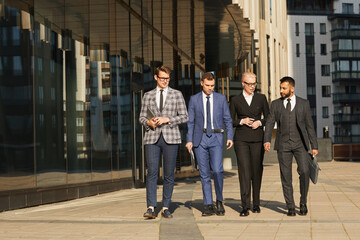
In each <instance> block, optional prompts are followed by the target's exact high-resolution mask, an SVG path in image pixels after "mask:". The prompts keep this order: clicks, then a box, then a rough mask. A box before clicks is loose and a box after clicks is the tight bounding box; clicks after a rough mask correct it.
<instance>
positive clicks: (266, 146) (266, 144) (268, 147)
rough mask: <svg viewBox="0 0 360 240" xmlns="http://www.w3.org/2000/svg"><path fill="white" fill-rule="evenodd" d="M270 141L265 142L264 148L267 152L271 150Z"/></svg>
mask: <svg viewBox="0 0 360 240" xmlns="http://www.w3.org/2000/svg"><path fill="white" fill-rule="evenodd" d="M270 145H271V144H270V143H269V142H267V143H264V150H265V151H267V152H269V151H270Z"/></svg>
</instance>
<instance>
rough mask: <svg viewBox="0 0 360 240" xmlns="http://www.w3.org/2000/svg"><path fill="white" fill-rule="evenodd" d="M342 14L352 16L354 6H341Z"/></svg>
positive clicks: (346, 4) (350, 4)
mask: <svg viewBox="0 0 360 240" xmlns="http://www.w3.org/2000/svg"><path fill="white" fill-rule="evenodd" d="M342 13H345V14H353V13H354V4H352V3H343V4H342Z"/></svg>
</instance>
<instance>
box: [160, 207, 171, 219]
mask: <svg viewBox="0 0 360 240" xmlns="http://www.w3.org/2000/svg"><path fill="white" fill-rule="evenodd" d="M161 216H163V217H164V218H173V215H172V214H171V212H170V211H169V209H165V210H164V211H162V212H161Z"/></svg>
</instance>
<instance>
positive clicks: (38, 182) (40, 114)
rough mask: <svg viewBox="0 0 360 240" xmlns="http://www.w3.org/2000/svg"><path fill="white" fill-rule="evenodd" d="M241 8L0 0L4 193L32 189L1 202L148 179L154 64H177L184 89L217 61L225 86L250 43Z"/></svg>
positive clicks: (192, 89)
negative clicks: (148, 105)
mask: <svg viewBox="0 0 360 240" xmlns="http://www.w3.org/2000/svg"><path fill="white" fill-rule="evenodd" d="M239 16H242V13H241V9H240V8H239V6H238V5H234V4H232V1H229V0H223V1H205V0H186V1H185V0H176V1H168V0H152V1H143V0H101V1H95V0H74V1H70V0H64V1H47V0H29V1H23V0H12V1H7V0H2V1H0V30H1V35H0V36H1V37H0V159H1V160H0V182H1V184H0V197H1V196H5V197H6V196H9V194H11V193H12V192H14V191H16V190H19V189H21V190H24V189H25V193H24V194H23V195H21V197H20V198H21V199H22V200H21V201H18V202H20V203H17V204H18V205H16V204H15V203H12V204H15V205H11V204H10V203H9V205H8V206H6V207H5V206H0V211H1V210H7V209H13V208H17V207H24V206H32V205H37V204H40V203H45V202H54V201H60V200H67V199H73V198H77V197H81V196H87V195H93V194H97V193H99V192H106V191H111V190H117V189H120V188H123V187H133V186H136V185H137V184H141V183H143V181H144V173H145V166H144V159H143V158H144V156H143V152H142V151H143V146H142V128H141V126H140V125H139V124H138V114H139V111H140V106H141V98H142V95H143V94H144V92H146V91H148V90H150V89H152V88H154V87H155V86H156V82H155V81H154V80H153V74H154V69H155V68H156V67H157V66H159V65H162V64H165V65H167V66H170V67H171V68H172V69H173V73H172V79H171V82H170V86H171V87H174V88H177V89H179V90H181V91H182V93H183V95H184V97H185V99H186V101H188V100H189V99H190V96H191V95H192V94H194V93H196V92H198V91H200V86H199V85H200V84H199V83H200V78H201V74H202V72H204V71H205V70H206V71H214V72H215V73H216V74H217V77H218V84H217V86H218V91H220V92H223V93H224V94H226V95H227V96H228V97H229V96H230V94H231V93H230V90H231V86H230V84H229V83H230V81H232V82H233V84H235V85H236V83H238V84H239V77H240V76H239V73H240V72H242V71H243V70H244V69H246V66H247V65H248V64H247V65H246V61H245V60H246V59H247V56H248V54H249V51H250V50H251V46H250V45H249V44H248V42H249V41H248V38H249V36H250V41H251V34H252V33H251V31H250V28H249V29H248V28H247V27H248V24H247V25H246V24H245V25H244V26H245V27H244V28H243V29H242V30H243V31H242V32H243V33H241V31H240V29H239V26H238V24H240V23H241V21H243V19H241V17H239ZM242 24H243V23H242ZM245 30H246V31H245ZM244 34H245V35H244ZM244 61H245V63H244ZM180 128H181V134H182V139H185V134H186V126H185V125H183V126H181V127H180ZM184 145H185V143H183V144H182V145H181V147H180V150H179V151H180V153H179V154H178V156H179V157H178V160H177V167H176V170H177V172H183V171H185V170H186V169H187V168H189V166H190V159H189V155H188V154H187V152H186V151H185V147H184ZM40 188H41V189H42V190H41V191H44V192H46V191H50V192H51V191H53V192H51V193H53V195H52V196H53V197H52V198H49V199H44V198H45V197H46V194H43V193H39V189H40ZM31 189H32V190H31ZM32 191H35V192H36V191H38V192H37V193H36V194H35V193H34V192H32ZM41 191H40V192H41ZM26 194H35V199H40V200H35V201H33V202H28V201H26V200H23V199H27V198H26Z"/></svg>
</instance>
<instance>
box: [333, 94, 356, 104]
mask: <svg viewBox="0 0 360 240" xmlns="http://www.w3.org/2000/svg"><path fill="white" fill-rule="evenodd" d="M333 102H334V103H360V93H333Z"/></svg>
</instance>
